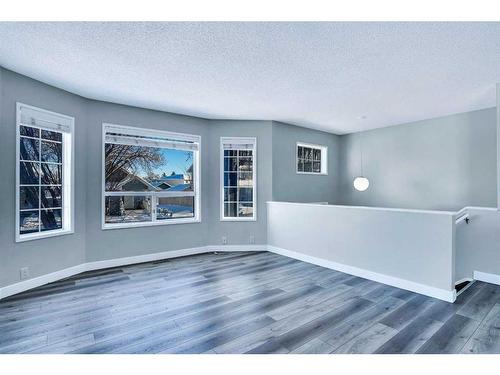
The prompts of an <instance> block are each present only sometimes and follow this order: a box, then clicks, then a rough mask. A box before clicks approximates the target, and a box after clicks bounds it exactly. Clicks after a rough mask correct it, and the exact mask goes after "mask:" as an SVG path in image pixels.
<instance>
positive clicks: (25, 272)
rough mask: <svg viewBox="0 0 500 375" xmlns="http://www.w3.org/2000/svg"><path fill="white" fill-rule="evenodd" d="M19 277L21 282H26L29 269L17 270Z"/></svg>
mask: <svg viewBox="0 0 500 375" xmlns="http://www.w3.org/2000/svg"><path fill="white" fill-rule="evenodd" d="M19 275H20V277H21V280H26V279H28V278H29V277H30V269H29V268H28V267H23V268H21V269H20V270H19Z"/></svg>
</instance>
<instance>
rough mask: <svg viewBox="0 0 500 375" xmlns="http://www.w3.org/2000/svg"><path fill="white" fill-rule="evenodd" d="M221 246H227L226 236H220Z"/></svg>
mask: <svg viewBox="0 0 500 375" xmlns="http://www.w3.org/2000/svg"><path fill="white" fill-rule="evenodd" d="M222 244H223V245H227V237H226V236H222Z"/></svg>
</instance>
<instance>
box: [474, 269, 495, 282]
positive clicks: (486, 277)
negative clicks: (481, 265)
mask: <svg viewBox="0 0 500 375" xmlns="http://www.w3.org/2000/svg"><path fill="white" fill-rule="evenodd" d="M474 280H478V281H484V282H485V283H490V284H496V285H500V275H497V274H494V273H487V272H481V271H474Z"/></svg>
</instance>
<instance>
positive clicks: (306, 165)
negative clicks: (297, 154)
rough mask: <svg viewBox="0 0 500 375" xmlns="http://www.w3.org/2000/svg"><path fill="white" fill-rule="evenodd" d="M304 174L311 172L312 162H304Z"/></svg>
mask: <svg viewBox="0 0 500 375" xmlns="http://www.w3.org/2000/svg"><path fill="white" fill-rule="evenodd" d="M304 172H312V161H309V160H306V161H305V162H304Z"/></svg>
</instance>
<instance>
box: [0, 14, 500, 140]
mask: <svg viewBox="0 0 500 375" xmlns="http://www.w3.org/2000/svg"><path fill="white" fill-rule="evenodd" d="M0 65H2V66H3V67H5V68H7V69H11V70H13V71H16V72H19V73H21V74H25V75H27V76H29V77H32V78H35V79H38V80H40V81H43V82H46V83H48V84H51V85H54V86H56V87H60V88H63V89H66V90H68V91H71V92H74V93H77V94H80V95H83V96H85V97H89V98H93V99H100V100H106V101H112V102H117V103H122V104H129V105H135V106H140V107H146V108H152V109H159V110H164V111H171V112H177V113H183V114H188V115H195V116H201V117H206V118H226V119H265V120H278V121H284V122H288V123H292V124H298V125H302V126H307V127H311V128H316V129H321V130H326V131H330V132H333V133H338V134H342V133H350V132H354V131H359V130H362V129H370V128H377V127H384V126H389V125H394V124H400V123H404V122H409V121H415V120H422V119H427V118H432V117H437V116H442V115H447V114H452V113H457V112H464V111H470V110H475V109H482V108H486V107H493V106H495V85H494V84H495V82H500V23H406V24H405V23H0ZM362 116H366V119H364V120H361V119H360V117H362Z"/></svg>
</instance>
